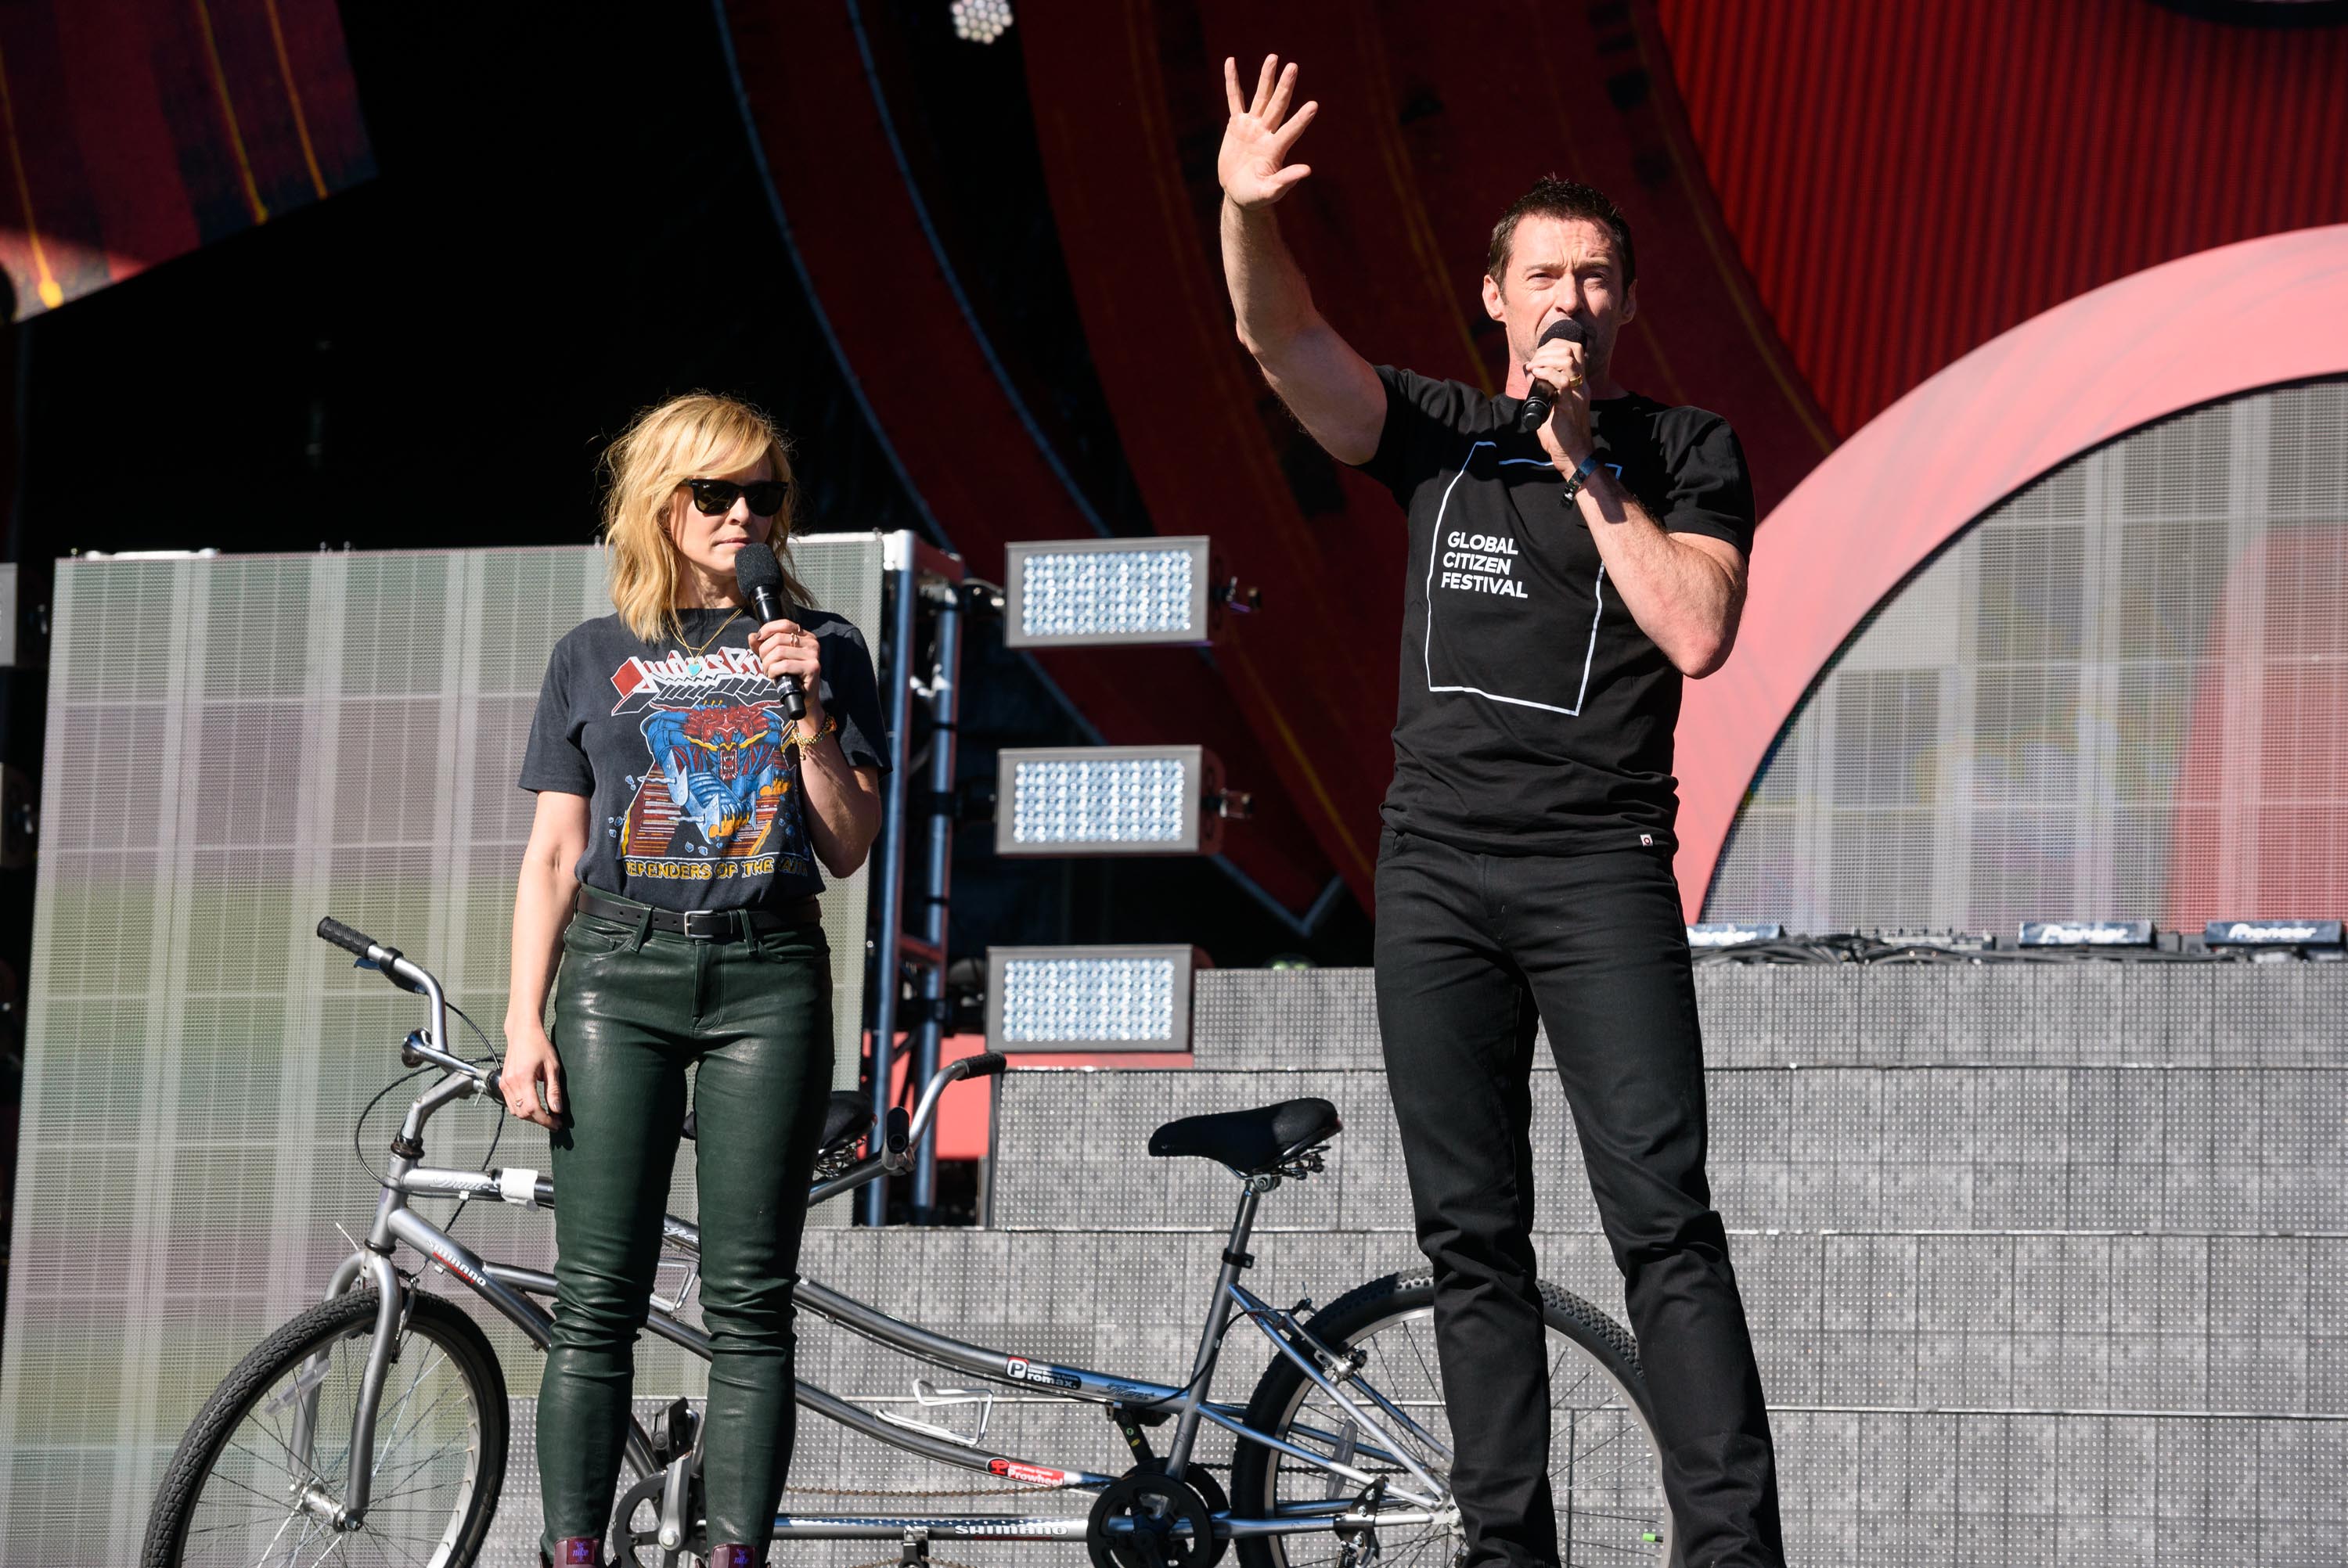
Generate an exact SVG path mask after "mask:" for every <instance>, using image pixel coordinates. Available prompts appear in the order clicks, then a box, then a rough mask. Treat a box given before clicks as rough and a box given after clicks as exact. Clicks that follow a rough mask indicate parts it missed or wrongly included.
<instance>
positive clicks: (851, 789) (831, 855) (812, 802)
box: [799, 735, 880, 876]
mask: <svg viewBox="0 0 2348 1568" xmlns="http://www.w3.org/2000/svg"><path fill="white" fill-rule="evenodd" d="M799 787H800V788H801V789H804V790H805V791H806V792H807V827H808V837H809V838H810V839H812V840H813V841H814V843H815V853H816V858H817V859H819V860H820V861H822V862H823V866H824V869H825V870H827V871H829V872H830V873H831V874H832V875H833V876H851V875H853V874H854V873H855V870H856V868H857V867H858V866H861V865H863V864H864V856H866V855H867V854H868V853H870V850H871V848H872V840H873V839H874V838H875V837H876V836H878V835H879V834H880V796H879V795H878V794H876V793H874V792H873V791H872V790H871V789H870V788H869V787H868V786H867V785H866V784H865V783H864V781H863V780H861V779H860V778H858V777H857V776H856V770H855V769H854V768H852V767H850V766H849V764H848V758H847V757H846V756H845V755H843V754H842V753H841V752H840V749H839V737H838V736H836V735H826V736H824V738H823V739H821V740H819V741H818V742H816V743H814V744H813V745H810V746H802V747H801V748H800V749H799Z"/></svg>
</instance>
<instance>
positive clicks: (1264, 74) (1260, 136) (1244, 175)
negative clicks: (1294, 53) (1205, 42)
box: [1215, 55, 1321, 207]
mask: <svg viewBox="0 0 2348 1568" xmlns="http://www.w3.org/2000/svg"><path fill="white" fill-rule="evenodd" d="M1295 91H1296V66H1295V64H1294V62H1291V63H1290V64H1289V65H1288V66H1287V67H1285V68H1284V69H1283V68H1282V66H1281V63H1280V56H1277V55H1266V56H1264V57H1263V69H1262V71H1261V72H1259V73H1258V74H1257V76H1256V80H1255V99H1254V101H1253V102H1251V103H1241V101H1240V68H1239V62H1238V61H1237V60H1231V59H1226V60H1225V61H1224V62H1223V96H1224V97H1226V98H1228V99H1230V100H1231V123H1230V124H1229V125H1226V126H1225V127H1223V147H1222V150H1221V151H1220V153H1218V154H1216V156H1215V174H1216V177H1217V178H1218V179H1220V180H1221V181H1222V182H1223V194H1225V195H1226V196H1229V197H1230V198H1231V200H1233V201H1235V202H1237V203H1238V204H1239V205H1240V206H1241V207H1266V206H1270V205H1271V204H1272V202H1275V201H1277V200H1280V199H1281V198H1282V197H1283V196H1285V195H1287V194H1288V192H1289V189H1290V188H1291V187H1292V186H1293V185H1294V184H1295V183H1296V182H1297V181H1298V180H1300V179H1303V178H1304V177H1305V176H1306V175H1308V174H1310V173H1312V172H1313V169H1312V167H1311V166H1310V165H1309V164H1303V163H1290V162H1289V161H1288V154H1289V149H1292V148H1293V147H1294V146H1295V145H1296V138H1298V137H1301V136H1303V134H1304V128H1305V127H1306V126H1308V125H1311V124H1312V123H1313V115H1314V114H1316V113H1318V112H1319V110H1320V108H1321V106H1320V105H1319V104H1316V103H1308V104H1306V105H1305V106H1304V107H1303V108H1300V109H1298V110H1297V111H1296V113H1295V114H1294V115H1292V116H1290V115H1289V114H1288V105H1289V100H1290V99H1291V98H1292V97H1293V96H1294V94H1295ZM1283 116H1287V117H1288V119H1287V123H1286V124H1285V125H1283V124H1282V123H1281V120H1282V117H1283Z"/></svg>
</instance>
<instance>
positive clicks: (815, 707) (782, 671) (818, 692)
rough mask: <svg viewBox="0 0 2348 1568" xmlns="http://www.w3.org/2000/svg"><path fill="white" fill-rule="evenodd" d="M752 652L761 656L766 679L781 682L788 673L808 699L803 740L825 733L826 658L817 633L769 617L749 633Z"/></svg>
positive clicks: (801, 726) (802, 724) (801, 724)
mask: <svg viewBox="0 0 2348 1568" xmlns="http://www.w3.org/2000/svg"><path fill="white" fill-rule="evenodd" d="M750 651H751V652H753V653H755V654H757V658H758V668H759V669H761V670H763V671H766V675H767V680H769V681H773V682H778V683H779V682H781V681H782V679H783V678H784V677H785V676H787V675H788V676H791V677H793V678H795V679H796V680H797V681H798V683H799V692H800V693H801V695H802V696H803V697H804V698H805V699H806V702H807V717H806V718H804V719H802V720H800V721H799V723H798V729H799V733H800V735H801V737H802V742H803V743H813V742H814V740H815V739H816V737H817V736H819V735H820V734H822V733H823V723H824V720H823V695H822V692H823V660H822V658H821V657H820V656H819V653H818V651H817V648H816V640H815V634H814V633H813V632H811V631H809V630H807V629H806V628H805V627H803V626H801V625H799V624H798V622H797V621H794V620H769V621H767V623H766V624H765V625H764V626H761V627H759V628H758V629H757V630H756V631H753V632H752V633H750Z"/></svg>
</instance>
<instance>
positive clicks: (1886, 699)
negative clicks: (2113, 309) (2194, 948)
mask: <svg viewBox="0 0 2348 1568" xmlns="http://www.w3.org/2000/svg"><path fill="white" fill-rule="evenodd" d="M1760 567H1761V569H1764V570H1769V569H1776V570H1792V569H1802V568H1800V567H1799V566H1798V564H1797V563H1790V564H1789V563H1783V562H1781V563H1778V564H1777V565H1776V567H1775V568H1772V567H1771V566H1770V565H1769V562H1768V559H1767V557H1766V551H1765V552H1764V555H1763V558H1762V559H1761V562H1760ZM2343 910H2348V383H2341V382H2332V383H2326V384H2318V385H2308V386H2297V387H2290V388H2284V389H2281V390H2275V391H2268V392H2261V393H2258V394H2255V395H2250V396H2246V397H2242V398H2239V399H2236V400H2234V401H2233V402H2230V403H2227V404H2223V405H2217V406H2214V407H2209V408H2205V409H2201V410H2199V411H2196V412H2194V413H2191V414H2187V415H2180V416H2178V417H2177V418H2175V419H2170V420H2167V421H2164V422H2163V423H2161V424H2159V425H2151V426H2148V427H2147V428H2145V429H2143V430H2140V431H2137V433H2135V434H2134V435H2132V436H2127V437H2126V438H2124V439H2122V440H2120V441H2118V442H2116V443H2115V444H2113V445H2112V446H2108V447H2106V448H2104V449H2102V450H2100V451H2098V452H2096V453H2094V454H2091V455H2090V456H2086V457H2083V458H2080V459H2079V460H2077V461H2076V462H2074V463H2073V464H2071V465H2070V466H2067V467H2065V468H2063V469H2061V470H2058V471H2057V472H2055V473H2054V474H2051V475H2049V476H2047V477H2045V478H2044V479H2042V480H2041V481H2040V482H2038V483H2037V484H2036V485H2034V486H2033V487H2031V488H2030V489H2029V490H2027V491H2025V492H2024V493H2023V494H2021V495H2019V496H2016V497H2013V499H2012V500H2010V501H2008V502H2006V503H2005V504H2004V505H2003V506H2002V507H1998V508H1997V509H1996V510H1995V511H1993V512H1992V513H1991V514H1990V515H1989V516H1987V517H1986V518H1982V521H1981V523H1980V525H1979V526H1978V527H1976V528H1973V529H1972V531H1971V532H1969V533H1968V534H1966V535H1965V537H1964V538H1962V540H1961V541H1960V542H1959V543H1958V544H1957V545H1956V546H1955V547H1954V548H1952V549H1950V550H1949V551H1948V552H1947V553H1946V554H1944V555H1943V556H1941V558H1940V559H1938V560H1936V561H1934V562H1933V563H1932V564H1931V565H1930V566H1928V567H1927V568H1925V569H1924V570H1923V571H1921V573H1919V574H1918V576H1917V577H1916V578H1915V579H1913V580H1912V581H1910V583H1909V584H1908V585H1906V586H1905V587H1904V588H1902V589H1900V590H1899V591H1898V592H1897V593H1896V594H1894V595H1893V596H1892V597H1891V599H1890V600H1888V601H1887V602H1886V603H1885V604H1884V605H1883V606H1882V607H1881V608H1880V609H1879V611H1878V613H1877V614H1876V616H1875V618H1874V619H1873V620H1871V622H1870V623H1869V625H1868V626H1866V627H1865V628H1864V629H1863V630H1861V631H1860V632H1859V634H1858V635H1857V636H1856V637H1855V638H1854V639H1853V640H1852V641H1851V643H1850V644H1849V647H1848V648H1846V649H1845V651H1843V653H1842V655H1841V656H1840V658H1839V659H1838V661H1837V662H1836V664H1835V665H1834V667H1833V669H1832V670H1831V671H1830V672H1829V673H1828V675H1827V677H1826V679H1825V680H1824V681H1823V682H1820V684H1819V686H1818V690H1817V691H1816V692H1814V693H1813V694H1812V696H1811V697H1810V699H1809V700H1808V702H1807V703H1806V704H1805V705H1804V707H1803V709H1802V711H1801V712H1800V713H1799V714H1798V715H1797V717H1796V719H1795V721H1794V722H1793V723H1792V724H1791V725H1790V726H1789V727H1788V729H1787V733H1786V734H1785V735H1784V736H1783V737H1782V738H1781V740H1780V742H1779V744H1778V747H1777V750H1776V753H1775V754H1774V755H1773V756H1772V757H1771V759H1770V761H1769V763H1768V764H1767V765H1766V767H1765V768H1764V769H1763V771H1762V774H1761V775H1760V777H1759V778H1758V779H1757V780H1756V782H1755V786H1754V793H1753V795H1752V797H1751V798H1750V799H1749V800H1748V801H1747V802H1746V805H1745V808H1744V810H1743V812H1742V814H1741V815H1739V817H1738V819H1737V825H1736V828H1735V834H1734V835H1733V837H1732V839H1731V841H1730V844H1729V846H1728V849H1727V852H1726V854H1725V856H1723V857H1722V860H1721V864H1720V868H1719V871H1718V874H1717V875H1716V876H1715V879H1714V883H1713V886H1712V888H1711V890H1710V893H1709V895H1708V896H1707V897H1706V899H1705V902H1704V916H1705V918H1707V919H1715V920H1725V919H1756V920H1779V921H1783V922H1784V923H1785V924H1786V925H1787V927H1789V928H1791V929H1795V930H1804V931H1831V930H1849V929H1852V928H1855V927H1869V926H1911V927H1915V926H1934V927H1959V928H1962V929H1967V930H1994V931H2001V932H2004V933H2007V934H2009V935H2010V934H2012V933H2013V930H2014V928H2015V927H2017V926H2018V925H2019V924H2020V923H2021V922H2022V921H2024V920H2031V919H2047V918H2065V917H2074V916H2085V917H2123V918H2134V919H2149V920H2153V921H2156V922H2157V923H2159V924H2160V925H2162V926H2163V927H2168V928H2171V929H2180V928H2181V929H2189V930H2195V931H2198V930H2199V929H2200V928H2201V925H2202V922H2203V921H2205V920H2208V919H2213V918H2231V917H2242V916H2255V915H2278V916H2280V915H2302V916H2304V915H2312V916H2334V915H2337V914H2339V913H2341V912H2343Z"/></svg>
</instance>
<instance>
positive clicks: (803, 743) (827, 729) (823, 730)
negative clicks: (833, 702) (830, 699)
mask: <svg viewBox="0 0 2348 1568" xmlns="http://www.w3.org/2000/svg"><path fill="white" fill-rule="evenodd" d="M802 723H804V721H802V720H798V719H794V720H793V721H791V739H790V743H791V744H792V745H794V746H797V747H798V748H799V749H800V750H801V751H805V750H806V749H807V748H808V747H809V746H811V745H814V744H815V743H817V742H818V741H820V740H822V739H823V738H824V737H825V736H826V735H829V734H830V733H832V732H833V731H834V730H837V729H839V718H838V717H837V716H836V715H834V714H831V713H826V714H825V715H824V716H823V723H822V725H821V727H819V729H818V730H817V731H816V732H815V733H813V734H811V735H810V734H808V733H804V732H803V731H802V730H801V728H800V725H801V724H802Z"/></svg>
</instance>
